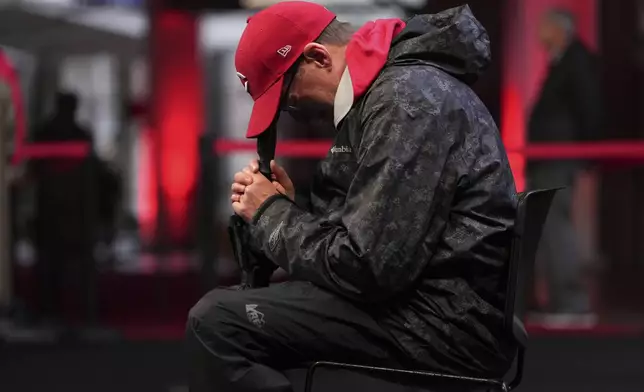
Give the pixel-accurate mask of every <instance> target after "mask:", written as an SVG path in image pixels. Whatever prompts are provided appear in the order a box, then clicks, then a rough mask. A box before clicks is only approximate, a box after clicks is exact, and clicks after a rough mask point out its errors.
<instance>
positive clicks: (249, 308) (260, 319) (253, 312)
mask: <svg viewBox="0 0 644 392" xmlns="http://www.w3.org/2000/svg"><path fill="white" fill-rule="evenodd" d="M246 316H248V321H250V322H251V323H253V325H255V326H256V327H257V328H262V327H263V326H264V324H265V322H264V313H262V312H260V311H259V310H257V305H246Z"/></svg>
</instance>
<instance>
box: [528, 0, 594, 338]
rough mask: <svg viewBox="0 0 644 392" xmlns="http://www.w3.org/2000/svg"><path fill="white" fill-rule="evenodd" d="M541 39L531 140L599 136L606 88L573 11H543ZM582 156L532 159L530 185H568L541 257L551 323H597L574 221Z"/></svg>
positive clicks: (549, 224) (551, 221)
mask: <svg viewBox="0 0 644 392" xmlns="http://www.w3.org/2000/svg"><path fill="white" fill-rule="evenodd" d="M539 39H540V41H541V44H542V45H543V48H544V49H545V50H546V51H547V53H548V56H549V67H548V71H547V76H546V79H545V81H544V82H543V85H542V86H541V91H540V93H539V96H538V98H537V101H536V103H535V105H534V107H533V110H532V113H531V115H530V118H529V124H528V137H529V142H530V143H539V142H554V143H558V142H582V141H590V140H594V139H596V138H597V137H598V135H599V132H600V131H601V121H602V119H601V112H602V104H601V93H600V84H599V72H598V69H597V64H596V60H595V57H594V55H593V54H591V53H590V51H589V49H588V48H587V47H586V46H585V45H584V44H583V43H582V42H581V41H580V40H579V38H578V36H577V33H576V26H575V18H574V16H573V15H572V14H571V13H569V12H567V11H565V10H560V9H553V10H550V11H549V12H547V13H546V14H545V15H543V17H542V19H541V21H540V26H539ZM586 166H587V163H585V162H580V161H571V160H564V161H552V160H546V161H530V162H529V163H528V184H529V187H531V188H533V189H536V188H548V187H556V186H565V187H566V189H564V190H562V191H560V192H559V194H558V195H557V196H556V198H555V200H554V201H553V204H552V207H551V209H550V214H549V216H548V219H547V222H546V226H545V228H544V232H543V236H542V239H541V244H540V248H539V252H538V256H537V269H538V271H543V272H544V273H545V279H546V284H547V287H548V305H547V308H546V309H541V310H542V311H545V312H543V314H539V315H537V316H538V318H539V319H540V321H543V322H545V323H547V324H551V325H552V326H558V325H561V326H567V325H569V324H574V325H588V326H590V325H592V324H594V323H595V322H596V316H595V315H594V314H593V313H592V311H591V304H590V295H589V292H588V289H587V288H586V286H585V284H584V279H583V271H584V263H583V260H582V257H581V249H580V241H579V238H578V233H576V231H575V228H574V226H573V220H572V203H573V192H572V187H573V185H574V181H575V179H576V178H577V177H578V175H579V174H580V173H581V172H582V171H583V170H584V169H585V168H586Z"/></svg>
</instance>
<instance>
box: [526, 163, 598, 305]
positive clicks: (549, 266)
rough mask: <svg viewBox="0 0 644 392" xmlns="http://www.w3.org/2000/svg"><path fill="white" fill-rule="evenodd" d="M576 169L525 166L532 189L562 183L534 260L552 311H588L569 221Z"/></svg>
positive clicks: (576, 240) (574, 235) (577, 247)
mask: <svg viewBox="0 0 644 392" xmlns="http://www.w3.org/2000/svg"><path fill="white" fill-rule="evenodd" d="M577 172H578V170H574V168H568V167H565V166H559V165H557V166H556V167H553V166H550V165H549V166H548V167H543V168H539V169H531V170H529V186H530V188H532V189H539V188H553V187H558V186H565V187H566V188H565V189H562V190H560V191H559V192H558V193H557V195H556V196H555V198H554V200H553V201H552V206H551V207H550V213H549V214H548V218H547V219H546V224H545V226H544V229H543V234H542V236H541V242H540V243H539V250H538V252H537V260H536V266H537V271H539V272H542V276H545V278H546V282H547V287H548V297H549V304H548V311H550V312H554V313H584V312H588V311H590V297H589V293H588V291H587V289H586V287H585V285H584V280H583V262H582V259H581V251H580V244H579V238H578V234H577V232H576V231H575V228H574V226H573V221H572V203H573V192H572V183H573V180H574V177H575V175H576V173H577Z"/></svg>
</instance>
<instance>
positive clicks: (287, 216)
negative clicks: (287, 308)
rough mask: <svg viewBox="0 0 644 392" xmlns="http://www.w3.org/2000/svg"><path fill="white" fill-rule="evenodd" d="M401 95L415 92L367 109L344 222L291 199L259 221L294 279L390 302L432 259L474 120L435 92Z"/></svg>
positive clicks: (381, 99) (257, 230)
mask: <svg viewBox="0 0 644 392" xmlns="http://www.w3.org/2000/svg"><path fill="white" fill-rule="evenodd" d="M399 87H400V88H401V90H407V91H409V90H413V92H404V93H401V94H405V96H404V97H401V96H400V95H397V94H396V93H395V92H391V93H387V94H378V96H377V97H374V98H368V100H367V102H366V104H365V107H367V108H368V109H366V111H367V112H368V113H367V115H365V116H363V119H362V131H363V138H362V141H361V143H360V148H359V149H358V168H357V170H356V172H355V176H354V179H353V181H352V183H351V186H350V188H349V192H348V195H347V198H346V202H345V204H344V206H343V207H342V211H340V216H341V218H339V219H338V218H336V219H333V220H332V219H331V215H327V216H320V215H314V214H311V213H309V212H306V211H304V210H302V209H300V208H298V207H297V206H296V205H295V204H293V203H291V202H290V201H288V200H286V199H284V198H274V199H271V200H270V201H269V202H268V203H265V204H270V205H265V206H264V208H262V210H261V212H259V213H258V214H257V215H256V217H255V221H254V224H253V231H254V235H256V236H257V238H258V240H259V241H260V243H262V244H264V245H263V247H264V252H265V253H266V254H267V256H268V257H269V258H271V259H272V260H273V261H274V262H275V263H276V264H278V265H280V266H281V267H282V268H284V269H285V270H286V271H288V272H289V274H290V276H291V279H296V280H306V281H310V282H313V283H315V284H316V285H319V286H322V287H325V288H327V289H329V290H332V291H334V292H337V293H339V294H341V295H343V296H346V297H349V298H352V299H354V300H360V301H369V302H372V301H380V300H385V299H387V298H390V297H391V296H393V295H395V294H397V293H399V292H402V291H405V290H407V289H409V288H410V287H411V286H412V285H413V284H414V282H415V281H416V280H417V278H418V277H419V276H420V275H421V274H422V273H423V270H424V269H425V267H426V265H427V263H428V262H429V260H430V259H431V257H430V256H431V254H432V252H433V251H434V249H435V245H436V244H437V241H438V239H439V237H440V235H441V233H442V228H443V227H444V223H445V221H446V219H447V214H448V213H449V204H450V201H451V200H450V198H451V197H452V196H451V195H449V194H447V192H446V191H445V189H449V188H455V186H456V185H455V184H456V176H455V175H453V173H450V170H451V169H450V167H451V165H450V164H449V161H450V159H451V152H452V150H453V146H454V145H455V143H457V139H458V133H459V132H460V130H461V129H462V128H463V123H464V121H465V120H464V118H462V117H465V115H464V114H463V111H462V110H459V109H458V108H454V107H452V108H450V107H449V106H450V105H449V104H448V103H447V102H445V101H444V100H437V99H436V97H435V96H434V95H431V94H433V93H435V92H434V91H432V90H431V89H429V91H420V89H418V88H410V86H399ZM409 95H412V96H411V97H410V96H409ZM445 95H446V96H447V94H445ZM386 96H391V98H390V99H387V98H385V97H386ZM446 99H448V98H446ZM370 101H373V102H370ZM437 101H438V102H437ZM448 183H452V185H451V186H450V185H449V184H448ZM330 214H333V215H334V216H337V214H338V212H337V211H335V212H330Z"/></svg>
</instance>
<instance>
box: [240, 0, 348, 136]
mask: <svg viewBox="0 0 644 392" xmlns="http://www.w3.org/2000/svg"><path fill="white" fill-rule="evenodd" d="M335 17H336V16H335V14H334V13H332V12H331V11H329V10H328V9H327V8H326V7H323V6H322V5H320V4H315V3H310V2H307V1H285V2H281V3H278V4H275V5H272V6H270V7H268V8H266V9H264V10H262V11H260V12H258V13H257V14H255V15H253V16H251V17H250V18H248V25H247V26H246V29H245V30H244V33H243V34H242V36H241V39H240V40H239V46H238V47H237V53H236V54H235V67H236V68H237V76H238V77H239V78H240V79H241V81H242V84H243V85H244V88H246V91H247V92H248V93H249V94H250V95H251V97H253V100H254V101H255V104H254V105H253V113H252V114H251V116H250V122H249V124H248V131H247V132H246V137H248V138H253V137H257V136H258V135H260V134H261V133H262V132H264V131H265V130H266V129H268V127H269V126H270V125H271V123H272V122H273V120H274V119H275V116H276V115H277V112H278V111H279V105H280V100H281V95H282V88H283V85H284V73H285V72H286V71H287V70H288V69H289V68H290V67H291V66H292V65H293V64H295V62H296V61H297V59H298V58H299V57H300V55H302V52H303V51H304V47H305V46H306V45H307V44H309V43H311V42H313V41H315V39H317V38H318V37H319V36H320V35H321V34H322V32H323V31H324V29H326V28H327V26H329V24H330V23H331V22H332V21H333V20H334V19H335Z"/></svg>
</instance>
